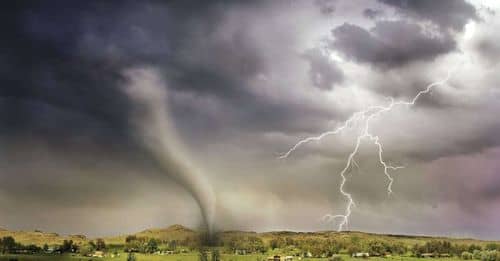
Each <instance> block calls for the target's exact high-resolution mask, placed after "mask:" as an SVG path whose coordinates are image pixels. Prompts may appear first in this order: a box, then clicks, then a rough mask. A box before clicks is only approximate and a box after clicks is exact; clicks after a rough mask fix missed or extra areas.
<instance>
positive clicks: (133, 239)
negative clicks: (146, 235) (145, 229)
mask: <svg viewBox="0 0 500 261" xmlns="http://www.w3.org/2000/svg"><path fill="white" fill-rule="evenodd" d="M135 240H137V236H135V235H130V236H127V237H126V238H125V243H130V242H132V241H135Z"/></svg>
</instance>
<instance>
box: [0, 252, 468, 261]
mask: <svg viewBox="0 0 500 261" xmlns="http://www.w3.org/2000/svg"><path fill="white" fill-rule="evenodd" d="M267 257H268V255H224V254H223V255H222V256H221V261H262V260H266V258H267ZM136 258H137V261H143V260H144V261H179V260H182V261H184V260H185V261H199V256H198V254H197V253H190V254H177V255H164V256H159V255H147V254H137V255H136ZM10 260H18V261H25V260H26V261H31V260H33V261H34V260H41V261H52V260H53V261H77V260H81V261H84V260H86V261H90V260H93V261H97V260H102V261H111V260H113V261H126V260H127V255H126V254H125V253H122V254H121V255H120V257H114V258H111V257H103V258H95V257H93V258H92V257H81V256H78V255H0V261H10ZM294 260H299V258H297V257H295V258H294ZM301 260H303V261H326V260H329V258H301ZM342 260H343V261H360V260H366V261H398V260H399V261H403V260H404V261H422V258H416V257H410V256H394V257H386V258H381V257H370V258H367V259H360V258H352V257H350V256H348V255H343V256H342ZM433 260H434V259H433ZM436 260H438V261H458V260H461V259H459V258H439V259H436Z"/></svg>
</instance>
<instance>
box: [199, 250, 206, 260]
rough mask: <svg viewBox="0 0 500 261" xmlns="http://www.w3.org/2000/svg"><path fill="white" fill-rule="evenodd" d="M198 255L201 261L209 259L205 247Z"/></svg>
mask: <svg viewBox="0 0 500 261" xmlns="http://www.w3.org/2000/svg"><path fill="white" fill-rule="evenodd" d="M198 257H199V260H200V261H208V256H207V251H205V249H201V250H200V254H199V255H198Z"/></svg>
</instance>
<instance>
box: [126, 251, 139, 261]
mask: <svg viewBox="0 0 500 261" xmlns="http://www.w3.org/2000/svg"><path fill="white" fill-rule="evenodd" d="M127 261H137V258H136V257H135V254H134V253H128V256H127Z"/></svg>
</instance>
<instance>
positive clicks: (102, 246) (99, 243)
mask: <svg viewBox="0 0 500 261" xmlns="http://www.w3.org/2000/svg"><path fill="white" fill-rule="evenodd" d="M95 249H96V250H99V251H102V250H105V249H106V243H105V242H104V240H103V239H102V238H98V239H97V243H96V246H95Z"/></svg>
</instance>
